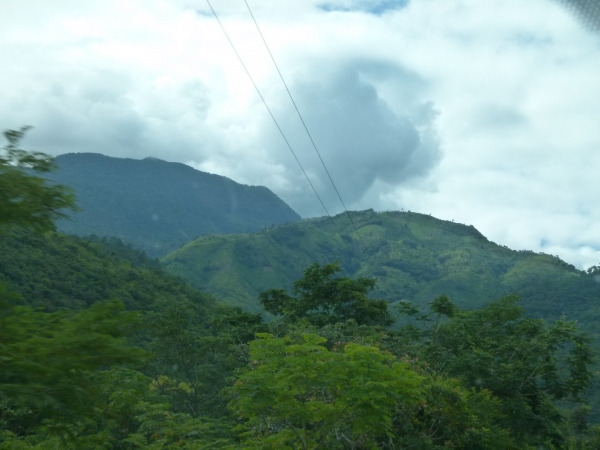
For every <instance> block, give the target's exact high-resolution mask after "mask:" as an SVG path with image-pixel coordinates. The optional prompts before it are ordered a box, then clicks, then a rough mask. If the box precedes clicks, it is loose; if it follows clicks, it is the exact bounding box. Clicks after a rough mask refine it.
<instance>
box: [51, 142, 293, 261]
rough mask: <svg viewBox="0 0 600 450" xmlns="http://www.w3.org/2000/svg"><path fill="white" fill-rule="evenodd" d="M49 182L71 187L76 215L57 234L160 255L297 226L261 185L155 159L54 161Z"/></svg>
mask: <svg viewBox="0 0 600 450" xmlns="http://www.w3.org/2000/svg"><path fill="white" fill-rule="evenodd" d="M56 163H57V165H58V170H57V171H56V172H54V173H52V174H50V175H49V176H48V178H50V179H52V180H54V181H56V182H58V183H61V184H64V185H67V186H70V187H72V188H73V189H74V190H75V192H76V195H77V199H78V204H79V206H80V207H81V209H82V211H80V212H78V213H75V214H74V215H73V217H72V220H61V221H59V222H58V223H57V225H58V229H59V230H60V231H62V232H64V233H69V234H76V235H80V236H85V235H91V234H95V235H98V236H116V237H119V238H120V239H122V240H123V241H125V242H128V243H131V244H132V245H134V246H135V247H137V248H140V249H142V250H144V251H146V252H147V253H148V254H149V255H150V256H162V255H165V254H167V253H169V252H170V251H172V250H174V249H176V248H178V247H180V246H181V245H183V244H185V243H186V242H189V241H190V240H192V239H194V238H196V237H198V236H201V235H206V234H229V233H242V232H249V231H257V230H260V229H262V228H264V227H267V226H271V225H279V224H282V223H286V222H293V221H296V220H299V219H300V216H299V215H298V214H296V212H294V211H293V210H292V209H291V208H290V207H289V206H288V205H287V204H286V203H285V202H283V200H281V199H280V198H279V197H277V195H275V194H274V193H273V192H271V191H270V190H269V189H267V188H266V187H263V186H246V185H243V184H239V183H236V182H235V181H233V180H231V179H229V178H226V177H223V176H220V175H214V174H209V173H205V172H201V171H199V170H196V169H193V168H192V167H190V166H187V165H185V164H181V163H173V162H167V161H163V160H160V159H157V158H146V159H142V160H136V159H128V158H114V157H109V156H105V155H101V154H98V153H68V154H64V155H60V156H57V157H56Z"/></svg>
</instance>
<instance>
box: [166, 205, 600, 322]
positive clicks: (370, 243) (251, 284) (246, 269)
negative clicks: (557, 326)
mask: <svg viewBox="0 0 600 450" xmlns="http://www.w3.org/2000/svg"><path fill="white" fill-rule="evenodd" d="M351 215H352V218H353V220H354V222H355V224H356V226H357V228H358V232H356V231H355V230H354V227H353V226H352V225H351V224H350V223H349V221H348V219H347V218H345V217H344V216H343V215H339V216H336V217H334V218H333V220H334V221H335V227H336V228H337V229H339V231H340V232H339V233H338V232H337V231H336V228H334V226H333V224H332V223H331V220H329V219H328V218H320V219H307V220H303V221H300V222H296V223H292V224H287V225H281V226H278V227H274V228H270V229H267V230H263V231H260V232H256V233H250V234H239V235H229V236H204V237H201V238H199V239H196V240H195V241H193V242H190V243H188V244H187V245H185V246H184V247H182V248H181V249H179V250H176V251H174V252H172V253H170V254H169V255H167V256H166V257H164V258H163V259H162V263H163V265H164V266H165V268H166V269H167V270H168V271H169V272H171V273H174V274H176V275H179V276H181V277H183V278H184V279H186V280H188V281H189V282H190V283H191V284H192V285H193V286H196V287H198V288H201V289H202V290H205V291H206V292H210V293H212V294H213V295H214V296H215V297H216V298H217V299H219V300H222V301H225V302H227V303H229V304H232V305H237V306H242V307H244V308H246V309H248V310H253V311H258V310H259V309H260V305H259V304H258V301H257V296H258V293H259V292H261V291H262V290H265V289H270V288H278V287H281V288H289V287H291V285H292V283H293V281H294V280H296V279H298V278H300V277H301V274H302V270H303V269H304V268H305V267H307V266H308V265H309V264H310V263H312V262H313V261H318V262H320V263H326V262H332V261H336V260H337V261H340V262H341V263H342V265H343V268H344V271H345V273H344V275H346V276H352V277H356V276H364V277H375V278H376V279H377V287H376V291H375V292H374V293H373V296H374V297H379V298H383V299H387V300H388V301H390V302H391V303H394V302H397V301H401V300H407V301H411V302H414V303H416V304H419V305H423V304H425V303H427V302H430V301H431V300H432V299H433V298H435V297H436V296H438V295H440V294H446V295H448V296H450V297H452V298H453V299H454V301H455V302H456V303H457V304H458V306H460V307H462V308H468V309H472V308H479V307H483V306H485V305H487V304H488V303H489V302H490V301H491V300H494V299H497V298H499V297H502V296H505V295H508V294H511V293H517V294H520V295H521V296H522V304H523V305H524V306H525V308H526V309H527V311H528V312H529V313H530V314H533V315H535V316H537V317H544V318H546V319H552V318H557V317H559V316H560V315H561V314H563V313H566V314H567V315H568V316H569V317H570V318H581V319H582V322H583V321H585V322H586V323H588V324H590V323H599V321H600V308H599V306H600V285H599V284H598V281H597V278H598V277H597V275H591V274H586V273H585V272H582V271H579V270H577V269H576V268H575V267H573V266H572V265H570V264H567V263H565V262H564V261H562V260H560V259H559V258H558V257H556V256H552V255H547V254H539V253H533V252H531V251H514V250H510V249H509V248H507V247H505V246H501V245H497V244H495V243H494V242H491V241H489V240H488V239H487V238H485V237H484V236H483V235H482V234H481V233H480V232H478V231H477V230H476V229H475V228H474V227H473V226H466V225H462V224H458V223H453V222H448V221H443V220H439V219H436V218H434V217H431V216H428V215H423V214H418V213H412V212H386V213H376V212H374V211H372V210H369V211H362V212H352V213H351ZM590 331H591V332H592V333H597V331H595V329H590Z"/></svg>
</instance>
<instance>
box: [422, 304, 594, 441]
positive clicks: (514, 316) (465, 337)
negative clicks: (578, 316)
mask: <svg viewBox="0 0 600 450" xmlns="http://www.w3.org/2000/svg"><path fill="white" fill-rule="evenodd" d="M516 302H517V297H516V296H509V297H505V298H502V299H500V300H498V301H495V302H493V303H491V304H490V305H489V306H488V307H486V308H482V309H478V310H474V311H459V310H458V308H456V307H455V306H451V304H450V302H449V299H447V298H446V299H444V301H443V302H435V303H434V304H432V307H433V309H434V312H436V313H438V314H444V315H446V316H448V320H447V321H445V322H438V324H437V325H436V327H435V328H434V329H432V330H431V332H430V333H429V334H428V336H427V337H426V340H425V344H424V347H423V351H422V353H421V356H422V357H423V358H424V359H425V360H426V361H427V362H428V363H429V364H430V366H431V368H432V369H433V370H435V371H436V372H438V373H441V374H444V375H446V376H450V377H457V378H458V379H460V380H461V381H462V383H463V384H464V385H465V386H466V387H468V388H474V389H480V390H481V389H485V390H487V391H489V392H491V393H492V394H493V395H494V396H495V397H496V398H498V399H499V400H500V402H501V411H502V416H503V420H502V425H503V427H504V428H506V429H509V430H510V431H511V435H512V436H513V437H514V438H516V439H517V441H520V442H523V443H527V444H529V445H531V446H549V445H554V446H555V447H556V448H561V446H562V445H564V443H565V435H564V428H565V427H564V425H565V418H564V416H563V415H562V414H561V413H560V411H559V410H558V408H557V407H556V406H555V403H554V401H556V400H562V399H574V400H577V399H578V396H579V395H580V394H582V393H583V392H585V390H586V388H587V387H588V386H589V384H590V381H591V377H592V373H591V372H590V370H589V366H590V364H591V362H592V349H591V347H590V345H589V344H590V339H589V338H588V337H587V336H586V335H585V334H584V333H583V332H581V331H580V330H579V329H578V327H577V325H576V323H574V322H572V321H567V320H565V319H560V320H557V321H555V322H554V323H552V324H550V325H548V324H547V323H546V322H545V321H544V320H542V319H532V318H527V317H524V316H523V309H522V308H521V307H520V306H518V305H517V304H516Z"/></svg>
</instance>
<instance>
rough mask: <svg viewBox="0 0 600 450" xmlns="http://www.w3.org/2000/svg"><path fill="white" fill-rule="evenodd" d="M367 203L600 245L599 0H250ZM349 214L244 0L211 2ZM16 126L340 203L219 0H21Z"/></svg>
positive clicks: (66, 147) (575, 248) (10, 16)
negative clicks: (324, 169)
mask: <svg viewBox="0 0 600 450" xmlns="http://www.w3.org/2000/svg"><path fill="white" fill-rule="evenodd" d="M248 2H249V4H250V6H251V7H252V9H253V12H254V15H255V17H256V19H257V20H258V23H259V25H260V26H261V28H262V31H263V34H264V36H265V38H266V40H267V42H268V43H269V45H270V47H271V50H272V52H273V55H274V56H275V58H276V60H277V62H278V64H279V66H280V69H281V71H282V73H283V75H284V76H285V78H286V81H287V83H288V85H289V88H290V90H291V92H292V94H293V95H294V98H295V100H296V103H297V105H298V107H299V109H300V111H301V112H302V113H303V115H304V118H305V121H306V124H307V126H308V128H309V130H310V131H311V133H312V135H313V138H314V140H315V142H316V144H317V146H318V148H319V149H320V151H321V154H322V156H323V160H324V161H325V163H326V164H327V167H328V168H329V171H330V173H331V175H332V177H333V179H334V181H335V182H336V184H337V186H338V188H339V191H340V193H341V195H342V197H343V198H344V201H345V202H346V204H347V206H348V207H349V209H353V210H355V209H367V208H373V209H376V210H388V209H393V210H396V209H401V208H404V209H406V210H412V211H418V212H422V213H425V214H432V215H433V216H435V217H439V218H442V219H447V220H454V221H456V222H460V223H466V224H472V225H474V226H475V227H476V228H477V229H479V230H480V231H481V232H482V233H483V234H485V235H486V236H487V237H489V238H490V239H491V240H493V241H495V242H497V243H499V244H503V245H507V246H509V247H511V248H514V249H531V250H535V251H544V252H546V253H550V254H557V255H559V256H560V257H561V258H563V259H565V260H566V261H568V262H570V263H572V264H575V265H576V266H578V267H582V268H585V267H589V266H590V265H592V264H598V263H600V226H598V223H600V196H599V195H598V184H599V182H598V180H599V179H600V102H599V100H600V75H599V73H600V3H598V2H596V1H594V0H527V1H526V2H524V1H523V0H485V1H482V0H410V1H409V0H332V1H321V0H294V1H281V0H248ZM211 3H212V5H213V7H214V8H215V10H216V11H217V13H218V14H219V17H220V19H221V21H222V23H223V25H224V26H225V28H226V30H227V31H228V32H229V34H230V36H231V39H232V41H233V42H234V43H235V45H236V46H237V48H238V51H239V53H240V55H242V58H243V59H244V62H245V63H246V65H247V67H248V69H249V71H250V72H251V74H252V76H253V77H254V79H255V81H256V83H257V85H258V86H259V88H260V90H261V91H262V94H263V96H264V98H265V99H266V101H267V103H268V105H269V107H270V108H271V110H272V111H273V114H274V115H275V117H276V118H277V119H278V121H279V123H280V125H281V128H282V129H283V131H284V133H285V134H286V136H287V138H288V140H289V142H290V144H291V145H292V147H293V149H294V150H295V152H296V154H297V155H298V158H299V159H300V160H301V162H302V164H303V165H304V167H305V169H306V171H307V173H308V175H309V177H310V178H311V180H312V182H313V184H314V185H315V187H316V189H317V190H318V192H319V194H320V195H321V197H322V198H323V200H324V202H325V204H326V206H327V208H328V209H329V211H330V212H331V213H338V212H340V211H341V205H340V204H339V200H337V197H336V196H335V192H334V191H333V189H332V187H331V185H330V184H329V181H328V179H327V176H326V174H325V173H324V171H323V168H322V166H321V163H320V161H319V159H318V157H317V156H316V154H315V152H314V149H313V148H312V146H311V144H310V141H309V140H308V138H307V136H306V134H305V132H304V129H303V127H302V124H301V122H300V121H299V119H298V117H297V115H296V113H295V110H294V109H293V106H292V104H291V102H290V99H289V97H288V96H287V93H286V91H285V87H284V86H283V84H282V83H281V80H280V79H279V77H278V74H277V71H276V70H275V68H274V66H273V64H272V62H271V60H270V59H269V55H268V53H267V52H266V50H265V48H264V46H263V44H262V41H261V40H260V36H259V35H258V33H257V30H256V28H255V27H254V23H253V22H252V19H251V17H250V15H249V13H248V10H247V9H246V5H245V3H244V1H243V0H211ZM0 55H1V61H2V69H1V70H0V99H1V102H0V127H1V128H2V129H7V128H17V127H19V126H21V125H24V124H29V125H33V126H34V127H35V128H34V130H32V131H31V132H30V134H29V137H28V138H27V140H26V142H25V144H26V145H25V146H26V147H27V148H29V149H33V150H38V151H44V152H47V153H51V154H54V155H58V154H61V153H68V152H100V153H104V154H107V155H112V156H120V157H130V158H144V157H147V156H154V157H158V158H162V159H166V160H169V161H178V162H183V163H186V164H189V165H191V166H193V167H195V168H198V169H200V170H204V171H208V172H212V173H218V174H221V175H225V176H228V177H231V178H233V179H234V180H236V181H238V182H241V183H245V184H261V185H266V186H268V187H269V188H271V189H272V190H273V191H274V192H276V193H277V194H278V195H279V196H280V197H281V198H283V199H284V200H286V201H287V202H288V203H289V204H290V205H291V206H292V207H293V208H294V209H296V210H297V211H298V212H299V213H300V214H301V215H303V216H305V217H309V216H320V215H324V211H323V209H322V207H321V205H320V204H319V202H318V200H317V199H316V197H315V196H314V194H313V192H312V191H311V189H310V187H309V186H308V184H307V182H306V180H305V179H304V176H303V174H302V172H301V171H300V169H299V167H298V165H297V164H296V162H295V160H294V159H293V157H292V155H291V153H290V151H289V149H288V148H287V146H286V144H285V141H284V140H283V139H282V137H281V135H280V134H279V132H278V130H277V128H276V127H275V125H274V124H273V122H272V120H271V118H270V116H269V114H268V112H267V110H266V109H265V107H264V105H263V104H262V102H261V100H260V97H259V96H258V95H257V94H256V92H255V91H254V88H253V86H252V84H251V83H250V81H249V80H248V78H247V76H246V74H245V72H244V71H243V69H242V67H241V65H240V63H239V61H238V60H237V59H236V57H235V54H234V53H233V51H232V50H231V48H230V47H229V44H228V43H227V41H226V39H225V36H224V35H223V32H222V31H221V29H220V28H219V26H218V24H217V22H216V20H215V19H214V17H213V16H212V13H211V11H210V8H209V7H208V5H207V3H206V1H205V0H97V1H94V0H90V1H85V2H82V1H81V0H53V1H52V2H48V1H47V0H3V1H2V14H1V15H0Z"/></svg>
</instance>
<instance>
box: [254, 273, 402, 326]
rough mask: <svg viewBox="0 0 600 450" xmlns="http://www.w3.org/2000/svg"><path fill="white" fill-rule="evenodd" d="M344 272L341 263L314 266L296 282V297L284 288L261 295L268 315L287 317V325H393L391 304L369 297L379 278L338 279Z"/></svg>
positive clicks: (261, 300) (294, 290)
mask: <svg viewBox="0 0 600 450" xmlns="http://www.w3.org/2000/svg"><path fill="white" fill-rule="evenodd" d="M340 270H341V267H340V265H339V264H338V263H334V264H325V265H324V266H321V265H320V264H318V263H314V264H312V265H310V266H309V267H308V268H307V269H306V270H305V271H304V276H303V277H302V278H301V279H300V280H298V281H296V282H295V283H294V289H293V292H294V294H296V297H293V296H290V295H289V294H287V292H285V291H284V290H283V289H271V290H268V291H265V292H262V293H261V294H260V296H259V298H260V303H261V304H262V305H263V306H264V308H265V310H266V311H267V312H270V313H271V314H275V315H281V316H283V319H284V320H285V321H286V322H296V321H298V320H300V319H306V320H307V321H308V322H309V323H311V324H313V325H316V326H324V325H327V324H333V323H337V322H346V321H348V320H354V321H356V323H358V324H359V325H383V326H385V325H391V323H392V319H391V317H390V315H389V313H388V309H387V302H386V301H385V300H372V299H369V298H368V297H367V294H368V293H369V291H372V290H373V289H374V287H375V279H373V278H358V279H357V280H352V279H350V278H334V275H335V274H336V273H338V272H339V271H340Z"/></svg>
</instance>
